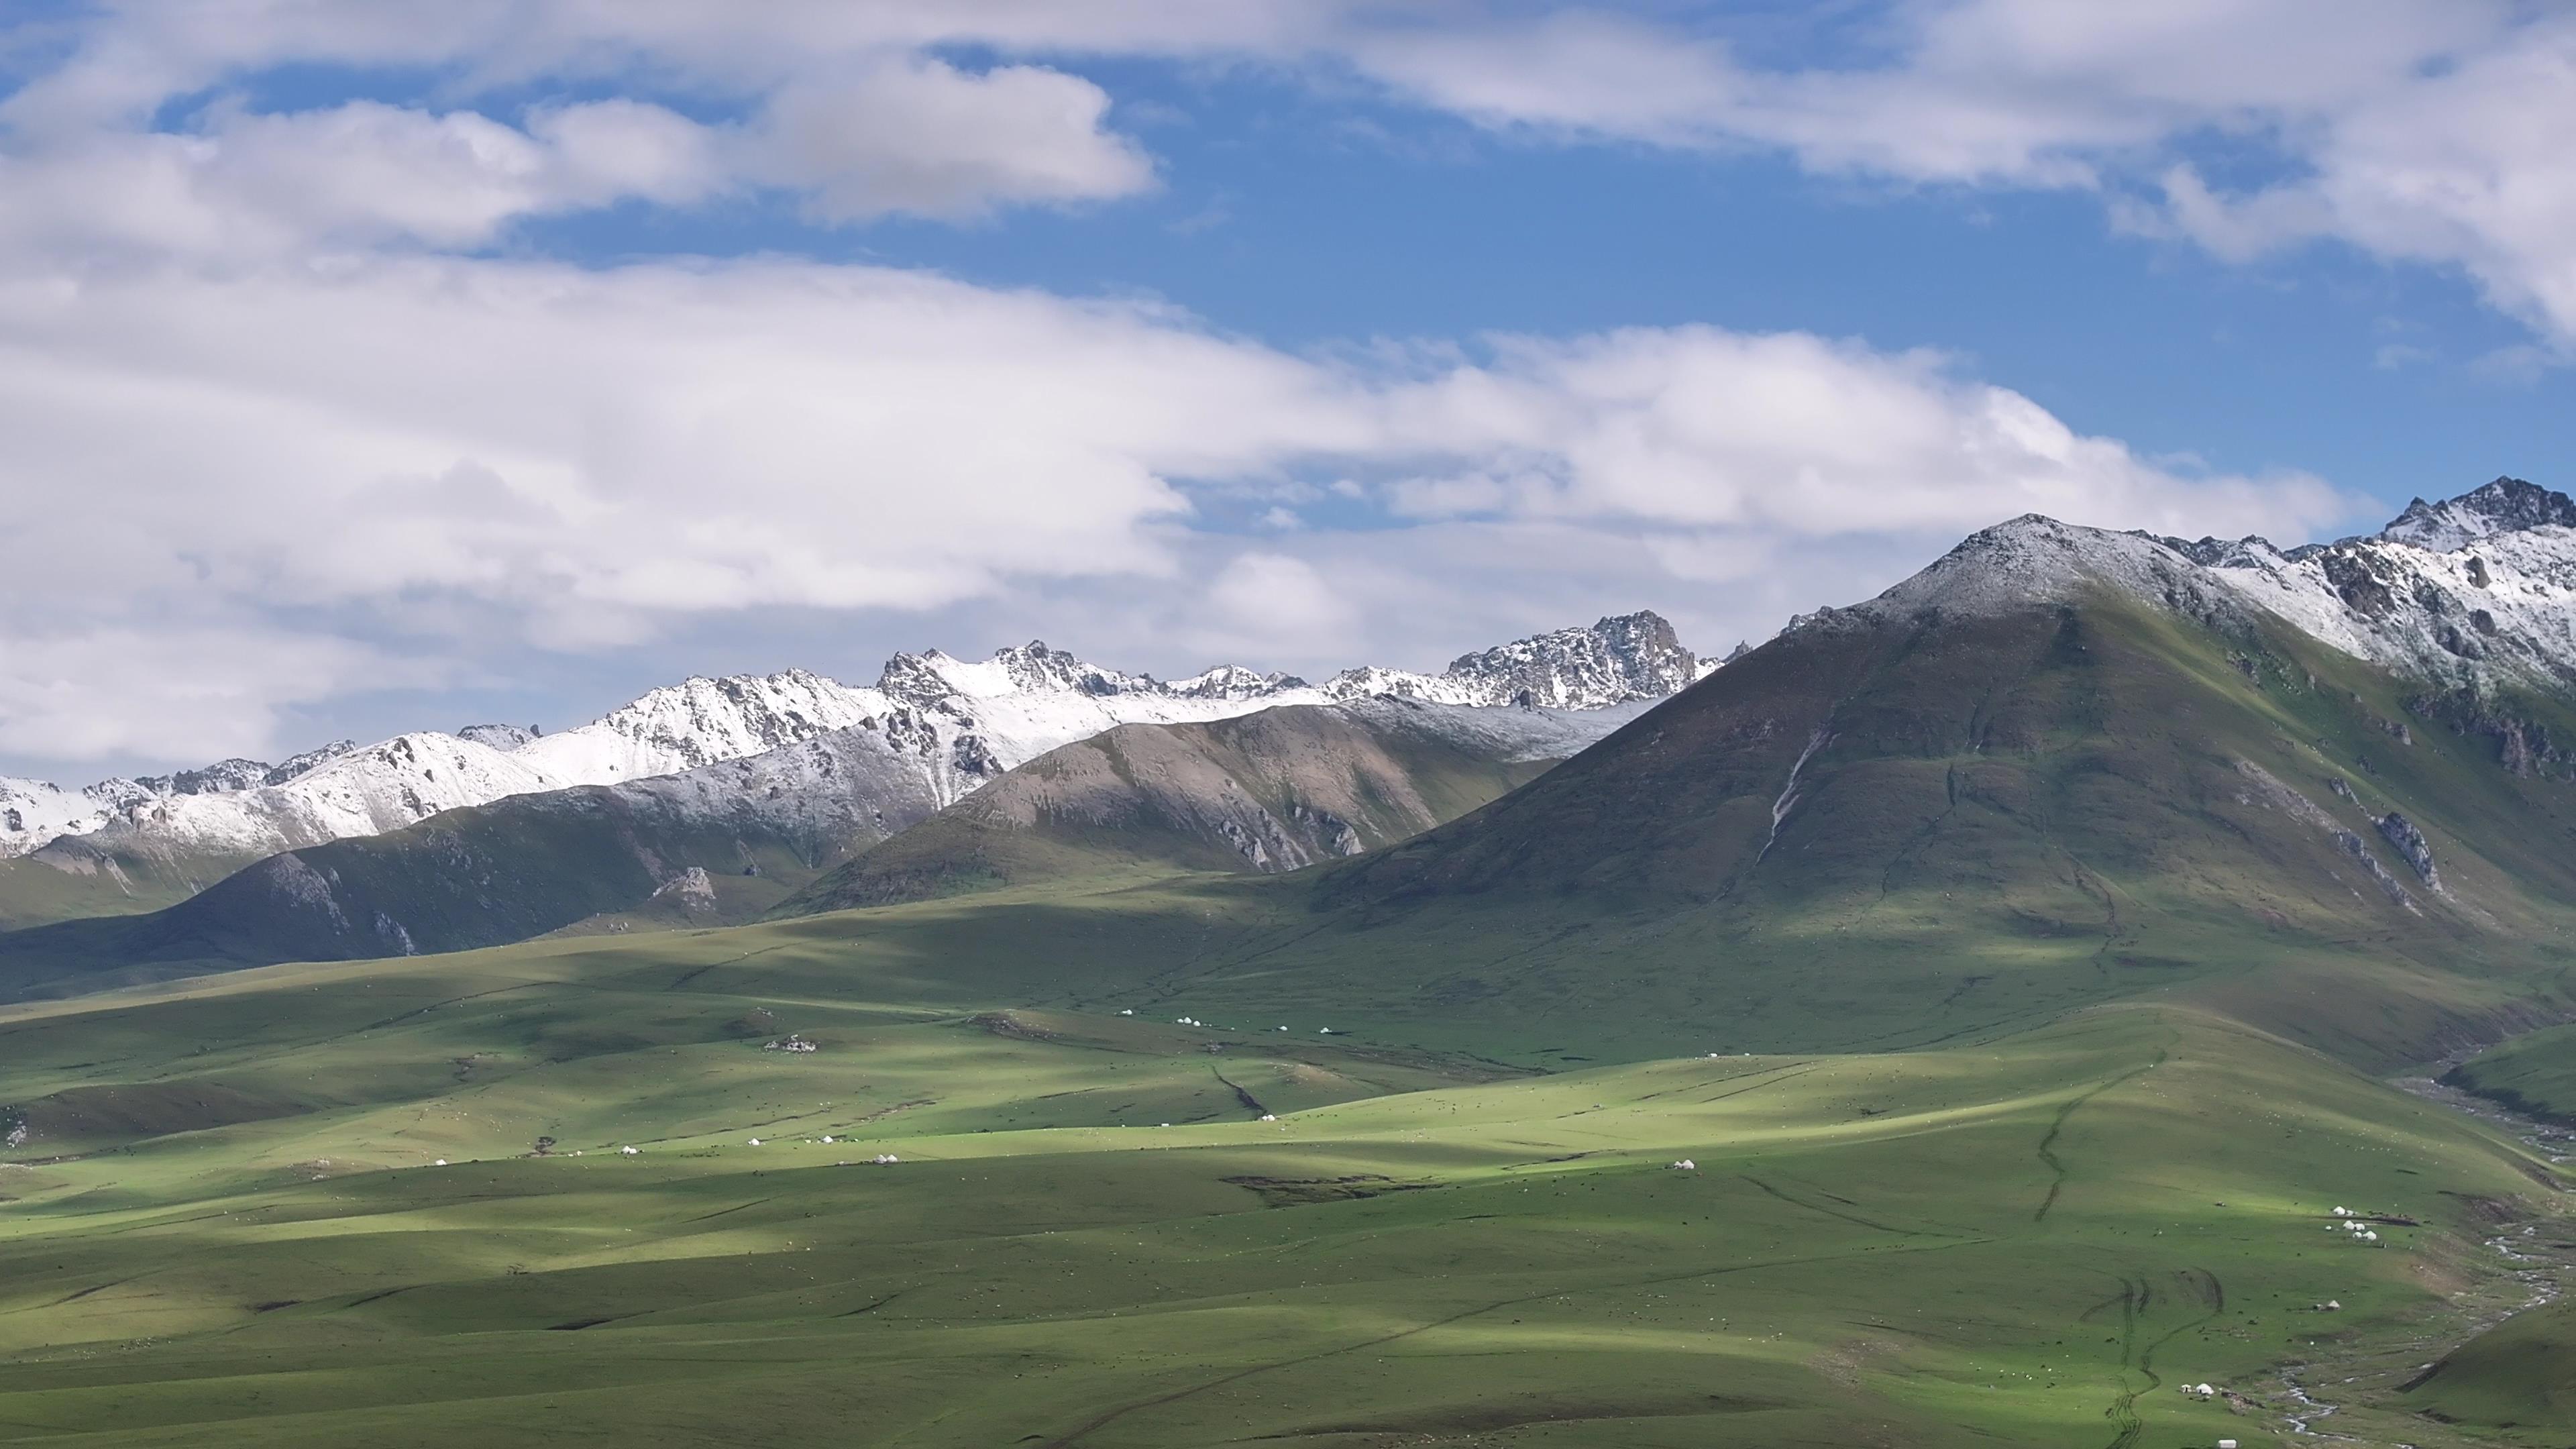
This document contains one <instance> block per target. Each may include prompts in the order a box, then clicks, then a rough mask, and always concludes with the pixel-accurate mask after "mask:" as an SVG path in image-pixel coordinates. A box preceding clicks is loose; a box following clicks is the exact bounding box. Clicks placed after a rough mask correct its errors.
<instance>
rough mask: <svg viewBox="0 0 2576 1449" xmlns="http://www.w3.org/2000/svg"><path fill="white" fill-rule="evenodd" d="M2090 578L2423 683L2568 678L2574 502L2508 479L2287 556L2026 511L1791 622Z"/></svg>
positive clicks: (2027, 596) (1952, 607)
mask: <svg viewBox="0 0 2576 1449" xmlns="http://www.w3.org/2000/svg"><path fill="white" fill-rule="evenodd" d="M2100 584H2109V585H2112V586H2114V587H2118V588H2121V589H2124V590H2125V591H2127V592H2129V593H2131V594H2133V595H2135V596H2136V597H2139V598H2142V599H2147V600H2150V601H2154V602H2157V603H2161V604H2164V605H2166V606H2169V607H2173V608H2177V609H2179V610H2181V611H2183V612H2186V613H2190V614H2193V615H2195V616H2198V617H2215V616H2218V615H2223V614H2230V613H2241V612H2242V611H2244V610H2245V609H2248V608H2254V609H2260V610H2263V611H2264V612H2267V613H2270V614H2273V615H2276V616H2278V617H2279V618H2281V619H2283V620H2286V621H2287V622H2289V623H2291V624H2293V625H2295V626H2296V627H2298V628H2299V629H2300V630H2302V631H2304V632H2306V633H2307V634H2310V635H2312V636H2314V637H2315V638H2317V639H2319V640H2322V641H2323V642H2325V643H2327V644H2331V645H2333V646H2334V647H2336V648H2338V649H2341V650H2343V651H2344V652H2345V653H2348V654H2351V655H2354V656H2355V657H2357V658H2361V659H2366V660H2369V661H2371V662H2373V663H2376V664H2380V665H2383V666H2386V667H2388V668H2390V669H2394V670H2398V671H2401V672H2403V673H2405V674H2408V675H2410V676H2412V677H2415V678H2417V679H2420V680H2422V681H2423V682H2425V683H2426V684H2428V685H2433V686H2436V687H2441V688H2468V689H2472V690H2478V689H2484V688H2487V687H2490V686H2493V685H2496V684H2504V683H2523V684H2529V685H2534V686H2538V687H2542V688H2547V689H2558V690H2563V689H2566V688H2569V687H2576V500H2571V499H2570V498H2569V497H2568V496H2567V495H2566V494H2564V493H2554V492H2550V491H2549V490H2547V489H2543V488H2540V487H2538V486H2536V485H2534V484H2531V483H2526V482H2524V481H2522V480H2520V479H2517V478H2499V479H2497V480H2496V481H2494V482H2492V483H2489V484H2486V485H2484V486H2483V487H2480V488H2477V489H2474V490H2472V491H2470V492H2468V493H2464V494H2462V495H2460V496H2459V497H2457V498H2453V499H2450V500H2448V501H2446V502H2442V503H2438V504H2436V503H2427V502H2425V501H2424V500H2422V499H2420V498H2419V499H2416V500H2415V501H2414V502H2412V503H2410V504H2408V505H2407V508H2406V510H2405V511H2404V512H2403V513H2401V514H2400V515H2398V517H2397V518H2396V519H2394V520H2392V521H2391V522H2390V523H2389V525H2388V526H2387V527H2386V528H2384V529H2382V530H2380V531H2379V532H2378V533H2375V534H2369V535H2364V536H2361V537H2356V538H2346V539H2341V540H2338V541H2336V542H2334V543H2327V544H2308V545H2303V546H2301V547H2298V548H2293V549H2287V550H2284V549H2280V548H2276V547H2274V546H2273V545H2272V544H2271V543H2270V542H2268V541H2267V540H2264V539H2261V538H2242V539H2236V540H2233V541H2230V540H2224V539H2216V538H2204V539H2201V540H2199V541H2198V542H2187V541H2185V540H2182V539H2178V538H2158V537H2154V536H2151V535H2148V534H2144V533H2113V532H2109V531H2106V530H2103V529H2095V528H2084V527H2079V526H2077V525H2073V524H2066V523H2060V522H2058V521H2056V520H2055V519H2051V518H2043V517H2041V516H2039V515H2037V514H2031V515H2027V516H2025V517H2022V518H2017V519H2014V520H2012V521H2011V522H2009V523H2003V524H1998V525H1996V526H1995V527H1993V528H1989V529H1986V530H1984V531H1982V532H1980V533H1976V534H1972V535H1970V536H1969V538H1968V539H1967V540H1966V541H1965V542H1963V543H1961V544H1960V545H1959V546H1958V547H1957V548H1955V549H1953V550H1951V552H1950V553H1949V554H1948V555H1946V556H1944V557H1943V558H1942V559H1940V560H1938V561H1937V562H1935V563H1933V564H1932V565H1931V566H1930V567H1929V568H1926V569H1924V570H1923V571H1922V572H1921V573H1918V574H1916V575H1915V576H1914V577H1912V578H1910V579H1907V580H1906V581H1905V582H1903V583H1901V584H1898V585H1897V586H1896V587H1894V588H1892V589H1889V590H1888V591H1887V592H1886V593H1884V594H1881V595H1880V596H1879V597H1878V598H1876V599H1874V600H1871V601H1870V602H1869V603H1866V604H1861V605H1857V606H1855V607H1854V609H1849V610H1833V609H1828V610H1822V611H1820V612H1819V613H1817V614H1812V615H1806V616H1803V617H1802V618H1800V619H1799V620H1797V621H1794V622H1793V623H1792V625H1791V627H1792V628H1800V627H1816V626H1819V625H1826V624H1830V623H1831V622H1832V621H1833V620H1834V619H1836V618H1838V617H1841V616H1845V615H1852V614H1855V613H1861V614H1870V615H1877V616H1884V615H1885V614H1886V613H1888V612H1890V611H1895V612H1917V611H1922V610H1938V611H1942V612H1947V613H1971V614H1974V613H1995V612H1999V611H2002V610H2005V609H2009V608H2014V607H2018V606H2022V605H2025V604H2028V603H2030V602H2032V601H2036V600H2042V599H2050V598H2062V597H2065V596H2066V595H2067V594H2068V593H2069V591H2071V590H2075V589H2079V588H2083V587H2089V586H2095V585H2100Z"/></svg>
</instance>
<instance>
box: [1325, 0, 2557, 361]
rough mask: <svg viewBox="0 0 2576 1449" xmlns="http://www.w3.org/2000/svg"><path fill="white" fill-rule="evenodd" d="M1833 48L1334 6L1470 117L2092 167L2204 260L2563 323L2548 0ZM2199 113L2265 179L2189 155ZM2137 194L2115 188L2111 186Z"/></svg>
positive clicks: (2544, 328)
mask: <svg viewBox="0 0 2576 1449" xmlns="http://www.w3.org/2000/svg"><path fill="white" fill-rule="evenodd" d="M1876 19H1877V21H1878V23H1879V28H1880V32H1881V34H1882V36H1883V44H1881V45H1879V46H1876V47H1873V49H1872V53H1871V54H1870V55H1869V56H1868V57H1867V58H1866V59H1864V60H1861V61H1858V62H1854V63H1849V64H1822V65H1817V64H1805V65H1800V64H1790V65H1779V64H1774V65H1768V66H1765V65H1756V64H1752V63H1749V62H1747V61H1745V60H1744V59H1742V58H1741V57H1740V56H1739V55H1738V54H1737V53H1736V51H1735V50H1734V49H1732V48H1730V47H1729V46H1728V45H1727V44H1726V42H1725V39H1724V37H1722V36H1718V35H1712V34H1708V33H1704V32H1692V31H1689V30H1686V29H1682V28H1678V27H1676V26H1673V25H1670V24H1657V23H1654V22H1651V21H1647V20H1642V19H1625V18H1617V17H1613V16H1605V15H1601V14H1596V13H1588V12H1581V11H1561V12H1554V13H1549V12H1541V13H1538V14H1534V15H1530V14H1523V15H1516V16H1506V17H1500V18H1496V19H1493V20H1491V21H1489V22H1488V23H1486V24H1485V25H1483V26H1482V27H1479V28H1471V29H1469V30H1468V31H1467V32H1466V33H1465V34H1463V35H1460V34H1456V33H1453V32H1451V31H1449V30H1446V29H1434V28H1429V27H1425V28H1421V29H1404V28H1381V29H1377V30H1373V31H1370V30H1362V31H1356V32H1352V33H1351V36H1350V38H1349V39H1348V40H1347V42H1346V43H1347V44H1348V46H1349V54H1350V56H1351V60H1352V63H1353V64H1354V65H1355V66H1356V67H1357V68H1358V69H1359V70H1360V71H1361V72H1362V73H1363V74H1366V75H1369V76H1371V77H1373V78H1375V79H1376V80H1378V81H1379V82H1381V83H1382V84H1384V85H1385V86H1387V87H1388V88H1390V89H1391V90H1392V91H1393V92H1394V93H1396V94H1397V95H1400V96H1403V97H1406V98H1409V99H1411V100H1414V101H1416V102H1418V103H1420V104H1423V105H1426V106H1431V107H1435V108H1438V109H1441V110H1446V111H1450V112H1453V113H1455V114H1457V115H1460V116H1463V117H1466V118H1468V119H1470V120H1472V121H1474V122H1476V123H1478V124H1480V125H1483V126H1487V127H1490V128H1494V129H1498V130H1503V131H1508V132H1513V133H1519V134H1526V135H1535V136H1542V137H1555V138H1572V139H1613V140H1620V141H1631V142H1644V143H1647V144H1651V145H1657V146H1667V147H1681V148H1689V149H1699V150H1723V149H1738V150H1740V149H1745V148H1761V149H1771V150H1778V151H1783V152H1786V153H1788V154H1790V155H1792V156H1794V157H1796V158H1797V159H1798V160H1799V161H1800V162H1801V163H1802V164H1803V165H1805V166H1806V167H1808V168H1809V169H1811V170H1814V171H1818V172H1826V173H1835V174H1857V175H1862V176H1876V177H1883V178H1887V179H1891V180H1894V181H1898V182H1902V183H1935V184H1954V185H1984V186H1994V185H2003V186H2023V187H2075V188H2084V189H2094V190H2099V191H2102V192H2104V193H2105V194H2106V195H2107V196H2108V197H2109V198H2110V200H2111V203H2112V206H2113V209H2114V215H2115V216H2116V217H2117V218H2119V219H2120V220H2121V222H2122V223H2123V224H2124V225H2127V226H2130V227H2131V228H2133V229H2140V230H2149V231H2162V232H2166V233H2169V234H2173V235H2177V236H2183V237H2188V238H2190V239H2191V240H2193V241H2195V242H2198V243H2200V244H2202V245H2205V246H2206V247H2207V248H2208V249H2209V250H2210V251H2212V252H2213V253H2215V254H2216V255H2218V256H2220V257H2223V258H2226V259H2229V260H2236V261H2242V260H2250V259H2252V258H2254V257H2257V256H2260V255H2263V254H2266V253H2269V252H2273V251H2277V250H2280V249H2283V248H2286V247H2291V246H2296V245H2300V244H2304V243H2308V242H2313V241H2318V240H2324V239H2332V240H2337V241H2341V242H2345V243H2349V244H2351V245H2354V246H2357V247H2359V248H2361V249H2363V250H2365V251H2367V252H2370V253H2372V254H2375V255H2378V256H2381V257H2385V258H2388V259H2391V260H2399V261H2408V262H2422V263H2429V264H2433V265H2437V266H2447V267H2453V268H2457V269H2458V270H2460V271H2462V272H2464V273H2465V274H2466V275H2468V276H2469V277H2470V278H2472V279H2473V280H2474V281H2475V282H2476V283H2477V285H2478V286H2479V287H2480V288H2481V289H2483V291H2484V292H2485V293H2486V295H2487V296H2488V298H2489V299H2490V300H2491V301H2492V302H2493V304H2494V305H2495V306H2496V307H2497V308H2499V309H2500V310H2502V311H2505V312H2507V313H2509V314H2511V315H2513V316H2516V317H2518V318H2521V319H2523V320H2524V321H2526V322H2528V323H2529V324H2531V325H2532V326H2533V327H2534V328H2535V329H2536V330H2538V331H2539V332H2541V333H2542V334H2543V335H2545V336H2548V337H2550V338H2552V339H2554V340H2555V341H2556V343H2557V344H2558V345H2559V346H2560V347H2561V348H2562V349H2564V348H2566V347H2567V346H2569V345H2570V344H2576V226H2571V222H2576V181H2571V180H2570V177H2569V171H2568V168H2567V167H2566V165H2565V163H2564V160H2563V158H2564V157H2566V156H2567V155H2569V154H2571V152H2576V17H2570V16H2569V15H2568V14H2567V13H2566V12H2565V10H2564V9H2563V8H2561V7H2528V6H2516V5H2512V4H2508V3H2503V0H2177V3H2170V4H2157V5H2068V4H2064V3H2060V0H1950V3H1930V0H1924V3H1909V0H1897V3H1890V4H1886V5H1883V6H1880V7H1878V9H1877V14H1876ZM2213 136H2215V137H2223V138H2225V140H2226V143H2227V145H2228V147H2229V148H2230V149H2231V150H2232V151H2234V152H2235V153H2236V158H2235V159H2237V160H2238V161H2239V162H2240V163H2241V162H2242V161H2244V160H2245V159H2247V158H2248V157H2249V156H2250V157H2251V158H2253V159H2256V160H2257V161H2259V162H2260V163H2261V164H2263V165H2264V166H2266V167H2267V168H2268V169H2270V170H2272V171H2274V172H2276V173H2279V174H2280V176H2281V177H2282V178H2283V179H2280V180H2278V181H2274V182H2271V183H2268V184H2264V185H2259V186H2256V187H2254V188H2251V189H2249V190H2246V191H2243V192H2241V193H2228V192H2225V191H2223V190H2221V189H2218V188H2213V187H2212V186H2211V185H2209V184H2208V183H2207V182H2206V181H2205V180H2204V178H2203V177H2202V175H2201V173H2200V172H2199V171H2198V170H2196V169H2194V167H2193V166H2192V164H2191V163H2190V161H2189V159H2188V158H2189V156H2190V154H2191V153H2192V152H2193V151H2194V149H2195V147H2196V146H2197V145H2198V144H2199V143H2201V142H2203V141H2206V140H2207V139H2209V138H2211V137H2213ZM2141 198H2145V199H2146V201H2147V202H2148V203H2149V204H2148V205H2146V206H2144V207H2141V206H2140V205H2139V201H2140V199H2141Z"/></svg>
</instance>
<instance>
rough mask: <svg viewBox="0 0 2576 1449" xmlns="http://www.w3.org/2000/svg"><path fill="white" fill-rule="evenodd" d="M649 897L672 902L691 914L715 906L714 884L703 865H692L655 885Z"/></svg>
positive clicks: (710, 909) (711, 908) (709, 909)
mask: <svg viewBox="0 0 2576 1449" xmlns="http://www.w3.org/2000/svg"><path fill="white" fill-rule="evenodd" d="M651 899H653V900H657V901H669V902H672V903H673V904H675V905H678V906H679V907H680V908H681V909H682V910H685V911H689V912H691V913H693V914H694V913H697V912H701V911H712V910H714V909H715V908H716V885H715V881H714V879H713V878H711V877H710V876H708V874H707V871H706V867H705V866H701V865H693V866H690V867H689V868H688V869H687V870H684V871H682V872H680V873H679V874H678V875H675V876H673V877H671V878H670V879H669V880H666V881H664V882H662V883H661V884H660V885H658V886H655V887H654V888H653V894H652V896H651Z"/></svg>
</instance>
